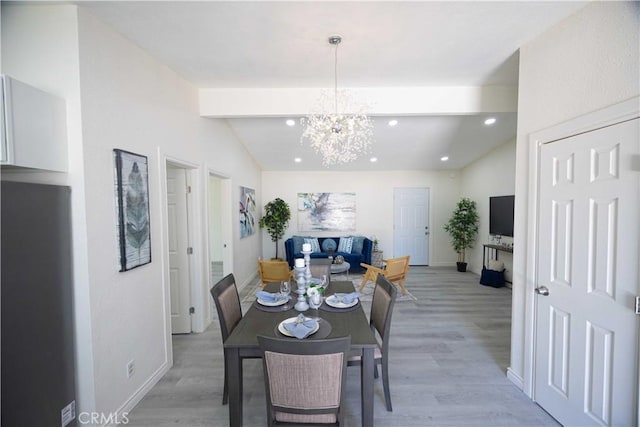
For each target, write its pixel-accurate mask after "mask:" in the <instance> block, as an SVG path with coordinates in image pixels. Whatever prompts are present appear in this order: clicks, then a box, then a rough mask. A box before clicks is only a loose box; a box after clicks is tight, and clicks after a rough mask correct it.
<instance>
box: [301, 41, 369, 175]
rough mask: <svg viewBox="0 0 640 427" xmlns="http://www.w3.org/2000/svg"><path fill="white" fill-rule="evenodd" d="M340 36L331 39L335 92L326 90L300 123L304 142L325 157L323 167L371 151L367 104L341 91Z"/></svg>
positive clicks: (340, 162)
mask: <svg viewBox="0 0 640 427" xmlns="http://www.w3.org/2000/svg"><path fill="white" fill-rule="evenodd" d="M341 41H342V37H340V36H331V37H329V44H332V45H334V46H335V67H334V87H333V91H330V90H325V91H323V92H322V94H321V95H320V98H319V99H318V101H317V102H316V104H314V106H313V107H312V108H311V114H309V116H308V117H303V118H302V120H301V123H302V126H303V127H304V131H303V133H302V137H301V139H300V142H301V143H304V142H305V141H307V142H308V143H309V145H310V146H311V148H313V149H314V151H315V152H316V153H318V154H320V155H321V156H322V164H323V165H324V166H331V165H337V164H344V163H350V162H352V161H354V160H356V159H357V158H358V157H360V156H361V155H363V154H365V153H367V152H369V149H370V147H371V136H372V131H371V128H372V126H373V123H372V121H371V119H370V118H369V117H367V115H366V112H365V110H366V108H367V106H366V105H363V104H359V103H357V102H356V101H355V100H354V98H353V95H352V94H351V93H350V92H349V91H348V90H345V89H341V90H338V45H339V44H340V42H341Z"/></svg>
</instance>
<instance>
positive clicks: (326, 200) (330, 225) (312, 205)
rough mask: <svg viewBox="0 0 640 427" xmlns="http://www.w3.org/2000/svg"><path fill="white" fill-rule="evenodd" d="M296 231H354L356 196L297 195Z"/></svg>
mask: <svg viewBox="0 0 640 427" xmlns="http://www.w3.org/2000/svg"><path fill="white" fill-rule="evenodd" d="M298 231H356V194H355V193H298Z"/></svg>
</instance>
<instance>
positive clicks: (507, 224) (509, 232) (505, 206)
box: [489, 196, 515, 237]
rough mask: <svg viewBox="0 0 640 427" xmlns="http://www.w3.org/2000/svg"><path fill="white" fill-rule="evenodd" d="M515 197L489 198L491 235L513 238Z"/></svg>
mask: <svg viewBox="0 0 640 427" xmlns="http://www.w3.org/2000/svg"><path fill="white" fill-rule="evenodd" d="M514 199H515V196H495V197H489V234H493V235H500V236H510V237H513V203H514Z"/></svg>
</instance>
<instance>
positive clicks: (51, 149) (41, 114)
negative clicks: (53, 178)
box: [0, 75, 67, 172]
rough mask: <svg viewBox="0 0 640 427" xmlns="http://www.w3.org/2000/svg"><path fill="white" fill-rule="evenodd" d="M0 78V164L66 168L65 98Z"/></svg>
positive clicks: (54, 169) (8, 78)
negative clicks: (0, 139) (0, 100)
mask: <svg viewBox="0 0 640 427" xmlns="http://www.w3.org/2000/svg"><path fill="white" fill-rule="evenodd" d="M1 77H2V103H1V107H0V108H1V109H2V110H1V111H0V114H1V120H0V126H1V128H0V132H1V134H0V137H1V138H2V141H1V142H2V144H1V155H2V157H1V158H0V164H1V165H3V166H4V165H8V166H20V167H25V168H33V169H45V170H50V171H57V172H66V171H67V119H66V103H65V100H64V99H62V98H59V97H57V96H54V95H51V94H49V93H47V92H44V91H41V90H40V89H36V88H34V87H32V86H29V85H27V84H25V83H22V82H20V81H18V80H15V79H13V78H11V77H9V76H5V75H3V76H1Z"/></svg>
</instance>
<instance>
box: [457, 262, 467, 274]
mask: <svg viewBox="0 0 640 427" xmlns="http://www.w3.org/2000/svg"><path fill="white" fill-rule="evenodd" d="M456 267H458V271H459V272H461V273H464V272H465V271H467V263H466V262H456Z"/></svg>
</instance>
